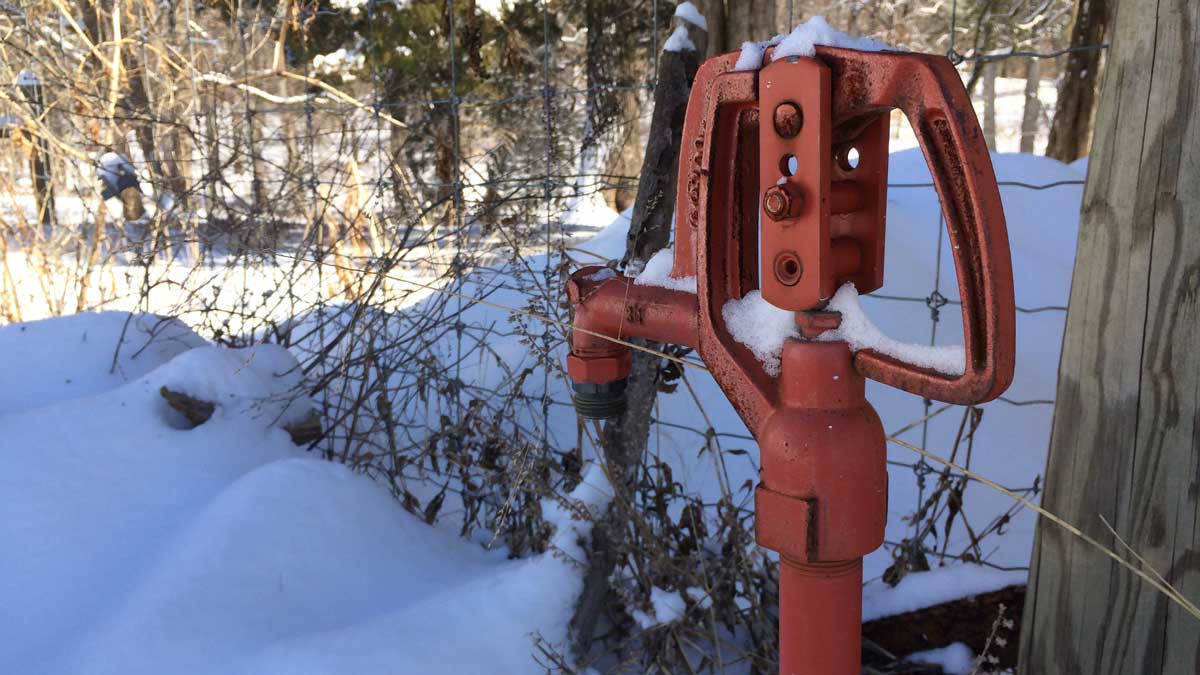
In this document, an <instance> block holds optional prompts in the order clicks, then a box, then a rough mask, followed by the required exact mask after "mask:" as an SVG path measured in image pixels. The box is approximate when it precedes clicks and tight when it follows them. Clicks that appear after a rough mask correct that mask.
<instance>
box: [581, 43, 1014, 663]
mask: <svg viewBox="0 0 1200 675" xmlns="http://www.w3.org/2000/svg"><path fill="white" fill-rule="evenodd" d="M737 58H738V53H737V52H734V53H731V54H725V55H722V56H718V57H714V58H712V59H709V60H708V61H707V62H705V63H704V64H703V65H702V66H701V68H700V70H699V72H698V73H697V75H696V80H695V83H694V84H693V87H692V93H691V97H690V99H689V101H688V109H687V117H686V120H685V122H684V129H683V142H682V146H681V147H682V151H681V156H680V161H679V174H678V180H677V184H678V192H677V198H676V218H675V244H674V246H675V249H674V262H673V266H672V270H671V276H673V277H676V278H684V277H691V276H695V277H696V281H697V284H696V285H697V291H696V293H689V292H684V291H677V290H669V289H666V288H659V287H655V286H646V285H636V284H634V283H633V281H632V279H629V278H627V277H624V276H620V275H616V274H613V273H612V272H611V271H609V270H607V269H606V268H603V267H585V268H583V269H581V270H578V271H577V272H575V274H573V275H572V277H571V280H570V283H569V284H568V287H567V288H568V294H569V297H570V301H571V305H572V308H573V310H574V318H573V330H572V335H571V353H570V355H569V356H568V360H567V369H568V374H569V376H570V377H571V379H572V381H573V383H574V387H575V390H576V406H577V409H578V410H579V412H580V413H581V414H583V415H586V416H589V417H596V418H603V417H611V416H613V415H615V414H618V413H619V412H620V411H621V410H622V409H623V391H624V382H625V379H626V378H627V377H628V375H629V371H630V366H631V360H630V352H629V349H628V347H626V346H625V345H622V344H620V343H618V342H614V341H613V339H614V338H615V339H619V340H626V339H628V338H631V337H640V338H646V339H650V340H655V341H658V342H667V343H672V344H679V345H685V346H688V347H692V348H694V349H695V350H696V351H697V353H698V354H699V355H700V357H701V358H702V359H703V361H704V363H705V365H706V366H707V367H708V369H709V371H710V372H711V373H712V375H713V377H714V379H715V380H716V381H717V383H718V384H719V385H720V386H721V388H722V390H723V391H724V392H725V394H726V395H727V396H728V397H729V400H730V401H731V402H732V403H733V406H734V408H735V409H736V410H737V411H738V414H739V415H741V417H742V419H743V420H744V421H745V423H746V426H747V428H749V429H750V431H751V432H752V433H753V434H754V437H755V439H756V440H757V441H758V445H759V452H760V459H761V482H760V483H759V485H758V487H757V489H756V491H755V530H756V538H757V541H758V543H759V544H760V545H762V546H764V547H766V548H769V549H771V550H774V551H778V552H779V555H780V572H779V574H780V590H779V602H780V611H779V623H780V626H779V636H780V653H779V664H780V672H783V673H788V674H789V675H791V674H801V675H849V674H851V673H853V674H855V675H856V674H857V673H858V672H859V668H860V652H859V649H860V646H859V643H860V636H861V615H862V598H861V594H862V558H863V556H865V555H866V554H868V553H870V552H871V551H873V550H875V549H876V548H878V547H879V546H880V545H881V544H882V543H883V535H884V527H885V526H886V523H887V465H886V448H885V437H884V431H883V426H882V425H881V423H880V420H879V416H878V415H877V414H876V413H875V410H874V409H873V408H872V407H871V405H870V403H869V402H867V400H866V397H865V386H866V382H865V381H866V379H868V378H869V379H873V380H876V381H879V382H882V383H885V384H888V385H891V386H894V387H898V388H900V389H903V390H905V391H908V392H911V393H913V394H916V395H919V396H923V397H927V398H932V399H938V400H942V401H946V402H950V403H959V404H975V403H981V402H984V401H988V400H991V399H993V398H995V397H996V396H998V395H1000V393H1002V392H1003V391H1004V390H1005V388H1007V386H1008V385H1009V383H1010V382H1011V381H1012V374H1013V359H1014V330H1015V317H1014V307H1013V304H1014V302H1013V288H1012V268H1011V261H1010V259H1009V250H1008V236H1007V232H1006V230H1005V225H1004V213H1003V210H1002V208H1001V204H1000V194H999V190H998V188H997V186H996V179H995V175H994V173H993V171H992V165H991V160H990V158H989V156H988V152H987V147H986V145H985V144H984V141H983V135H982V133H981V131H980V129H979V124H978V122H977V120H976V119H975V113H974V110H973V108H972V107H971V103H970V100H969V98H968V96H967V94H966V91H965V89H964V88H963V85H962V81H961V80H960V78H959V76H958V73H957V72H956V71H955V69H954V67H953V66H952V65H951V64H950V62H949V61H947V60H946V59H945V58H943V57H939V56H931V55H924V54H912V53H899V52H860V51H855V50H849V49H839V48H832V47H817V49H816V54H815V56H813V57H805V58H800V57H788V58H786V59H781V60H779V61H775V62H772V59H773V54H772V53H771V51H770V50H769V51H768V52H767V54H766V55H765V56H764V63H766V64H768V65H766V66H764V67H763V68H762V69H761V70H758V71H734V70H733V66H734V64H735V63H736V61H737ZM894 108H898V109H900V110H901V111H902V112H903V113H904V114H905V115H906V116H907V117H908V120H909V122H910V124H911V125H912V128H913V131H914V132H915V133H916V136H917V138H918V140H919V142H920V145H921V149H922V151H923V152H924V153H925V157H926V160H927V162H928V164H929V168H930V173H931V174H932V177H933V182H934V185H935V187H936V189H937V192H938V195H939V198H940V200H941V204H942V212H943V215H944V217H945V221H946V228H947V231H948V235H949V238H950V243H951V246H952V250H953V253H954V260H955V267H956V273H957V278H958V285H959V290H960V295H961V298H962V315H963V336H964V351H965V354H966V362H965V364H964V368H963V372H962V373H959V374H945V373H940V372H936V371H933V370H929V369H925V368H920V367H917V366H915V365H912V364H909V363H905V362H903V361H901V360H898V359H896V358H894V357H891V356H887V355H884V354H881V353H878V352H875V351H872V350H869V349H868V350H861V351H858V352H855V353H852V352H851V351H850V348H849V346H848V345H847V344H846V343H845V342H840V341H828V342H818V341H815V340H814V339H813V338H815V337H817V336H818V335H820V334H821V333H823V332H825V331H827V330H830V329H835V328H837V327H838V326H839V324H840V316H839V315H838V314H837V313H836V312H830V311H826V309H825V308H826V305H827V303H828V301H829V299H830V298H831V297H832V296H833V293H834V291H836V290H837V288H838V287H840V286H841V285H842V284H844V283H847V282H851V283H853V284H854V285H855V287H856V288H857V289H858V291H859V292H862V293H867V292H870V291H873V290H876V289H877V288H879V287H880V286H881V285H882V284H883V261H884V216H885V211H886V205H887V200H886V198H887V161H888V152H887V150H888V148H887V145H888V127H889V124H888V122H889V113H890V111H891V110H892V109H894ZM760 222H761V227H760ZM755 290H758V291H761V293H762V298H763V299H764V300H766V301H767V302H769V303H770V304H772V305H774V306H776V307H779V308H782V309H786V310H790V311H793V312H795V316H796V327H797V330H798V332H799V334H800V335H801V336H802V337H800V338H788V339H787V340H786V341H785V343H784V345H783V352H782V358H781V369H780V372H779V375H778V376H772V375H770V374H768V373H767V371H766V370H765V369H764V367H763V365H762V364H761V363H760V362H759V361H758V360H757V358H756V357H755V356H754V354H753V353H752V352H751V351H750V350H749V349H748V348H747V347H746V346H745V345H742V344H740V343H739V342H737V341H736V340H734V339H733V337H732V336H731V334H730V331H729V330H728V327H727V326H726V325H725V322H724V319H723V316H722V309H723V307H724V306H725V303H726V302H729V301H731V300H741V299H743V298H745V297H746V296H747V294H749V293H750V292H752V291H755Z"/></svg>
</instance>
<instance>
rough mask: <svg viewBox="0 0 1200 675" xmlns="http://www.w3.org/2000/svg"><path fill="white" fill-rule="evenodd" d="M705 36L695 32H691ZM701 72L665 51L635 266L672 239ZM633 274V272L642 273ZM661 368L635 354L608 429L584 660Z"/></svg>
mask: <svg viewBox="0 0 1200 675" xmlns="http://www.w3.org/2000/svg"><path fill="white" fill-rule="evenodd" d="M698 30H699V29H697V28H694V27H690V26H689V31H690V32H693V33H695V32H696V31H698ZM698 66H699V57H698V55H697V54H696V53H695V52H690V51H678V52H663V53H662V56H661V57H660V59H659V70H658V72H659V80H658V88H657V89H655V92H654V112H653V114H652V117H651V121H650V137H649V140H648V142H647V144H646V156H645V159H644V161H643V162H642V175H641V180H640V182H639V183H638V195H637V202H636V205H635V206H634V212H633V218H632V222H631V223H630V226H629V238H628V240H627V243H626V251H625V261H627V262H628V261H631V260H645V259H648V258H649V257H650V256H651V255H653V254H654V253H655V252H657V251H658V250H659V249H661V248H663V247H665V246H666V245H667V243H668V242H669V241H670V228H671V215H672V212H673V210H674V206H675V190H674V184H675V173H676V167H677V165H678V162H679V144H680V137H681V135H682V133H683V114H684V112H685V111H686V109H687V99H688V95H689V93H690V91H691V85H692V79H693V78H694V77H695V75H696V69H697V67H698ZM668 186H670V187H668ZM631 267H633V266H631ZM635 269H636V268H635ZM628 271H630V272H631V273H632V272H634V269H630V270H628ZM635 342H638V343H639V344H643V345H647V346H654V345H653V344H652V343H647V342H643V341H637V340H635ZM660 362H661V359H659V358H658V357H656V356H654V355H651V354H648V353H646V352H643V351H635V352H633V368H632V371H631V373H630V376H629V383H628V385H627V388H626V409H625V412H624V414H622V415H621V417H619V418H617V419H615V420H612V421H610V422H608V423H607V424H606V425H605V427H604V432H603V434H602V436H601V439H600V442H601V445H602V447H603V448H604V455H605V458H606V459H607V461H608V464H609V466H608V470H609V476H611V477H612V479H613V482H614V484H613V489H614V491H615V492H616V495H615V498H614V499H613V500H612V503H611V504H610V506H609V508H608V511H607V512H606V513H605V515H604V517H603V518H602V519H600V521H598V522H597V523H595V525H594V526H593V528H592V542H591V548H590V552H589V563H588V571H587V573H586V574H585V575H584V586H583V591H582V592H581V593H580V596H579V603H578V604H577V606H576V608H575V615H574V616H573V617H572V618H571V635H572V642H573V646H574V649H575V652H576V654H584V653H586V651H587V649H588V647H589V645H590V644H591V641H592V634H593V632H594V631H595V627H596V622H597V620H598V619H599V618H600V614H601V613H602V612H603V610H604V607H605V605H606V603H607V601H608V596H609V584H608V578H609V576H610V575H611V574H612V571H613V569H614V568H615V567H616V565H617V562H618V560H619V558H620V549H621V547H622V546H623V545H624V541H625V533H626V529H627V527H626V524H627V522H628V520H629V516H628V512H627V511H626V510H625V509H628V508H629V505H630V504H632V503H633V493H634V486H633V483H634V480H635V479H636V477H637V471H638V467H639V466H640V464H641V462H642V456H643V454H644V453H645V451H646V445H647V442H648V441H649V435H650V412H651V409H652V408H653V406H654V401H655V397H656V396H657V392H658V378H659V366H660Z"/></svg>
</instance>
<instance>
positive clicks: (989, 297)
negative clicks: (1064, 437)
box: [817, 47, 1016, 404]
mask: <svg viewBox="0 0 1200 675" xmlns="http://www.w3.org/2000/svg"><path fill="white" fill-rule="evenodd" d="M817 57H818V58H820V59H821V60H822V61H824V62H825V63H826V65H828V66H829V68H830V70H831V71H832V73H831V74H832V78H831V80H832V86H833V91H832V97H831V108H832V116H833V120H832V123H833V128H834V130H833V136H834V138H835V140H836V139H839V138H845V137H846V136H848V135H850V134H854V135H857V133H858V131H857V130H856V129H859V130H861V128H862V126H863V125H864V124H866V123H868V122H869V121H870V120H871V119H873V118H875V117H876V116H877V115H878V114H880V113H881V112H884V111H887V110H890V109H892V108H899V109H900V110H901V111H903V112H904V114H905V115H906V116H907V117H908V121H909V124H910V125H911V126H912V128H913V131H914V132H915V133H916V136H917V140H918V141H919V142H920V145H921V150H922V151H923V152H924V154H925V160H926V162H927V163H928V165H929V172H930V174H931V175H932V176H933V183H934V187H935V188H936V189H937V193H938V197H939V198H940V201H941V205H942V213H943V215H944V217H945V221H946V230H947V232H948V234H949V238H950V244H951V247H952V250H953V253H954V265H955V271H956V274H957V277H958V288H959V294H960V297H961V298H962V317H963V339H964V349H965V352H966V364H965V370H964V372H963V373H962V374H961V375H957V376H954V375H945V374H942V373H938V372H934V371H931V370H928V369H924V368H920V367H918V366H915V365H913V364H909V363H905V362H903V361H900V360H898V359H895V358H893V357H890V356H887V355H884V354H880V353H878V352H875V351H871V350H863V351H860V352H858V353H857V355H856V356H855V360H854V363H855V367H856V369H857V370H858V371H859V372H860V373H862V375H863V376H865V377H868V378H871V379H873V380H877V381H879V382H882V383H884V384H887V385H890V386H893V387H897V388H900V389H903V390H905V391H908V392H911V393H914V394H917V395H920V396H924V397H927V398H932V399H936V400H939V401H946V402H949V403H959V404H974V403H982V402H985V401H990V400H992V399H994V398H996V397H997V396H999V395H1000V394H1001V393H1002V392H1003V391H1004V390H1005V389H1006V388H1008V385H1009V384H1010V383H1011V382H1012V377H1013V367H1014V358H1015V357H1014V354H1015V342H1016V316H1015V306H1014V305H1015V303H1014V299H1013V280H1012V261H1011V258H1010V254H1009V248H1008V231H1007V229H1006V227H1005V222H1004V209H1003V207H1002V205H1001V202H1000V190H999V188H998V187H997V185H996V176H995V173H994V171H993V169H992V162H991V157H990V156H989V154H988V149H987V145H986V143H985V142H984V138H983V132H982V131H981V130H980V128H979V122H978V120H977V119H976V117H975V110H974V108H973V107H972V105H971V100H970V98H969V97H968V96H967V92H966V89H965V88H964V87H963V84H962V79H961V78H960V77H959V74H958V72H957V71H956V70H955V69H954V66H953V65H952V64H951V63H950V61H948V60H947V59H946V58H944V57H941V56H933V55H927V54H913V53H902V52H859V51H854V50H848V49H838V48H833V47H818V48H817Z"/></svg>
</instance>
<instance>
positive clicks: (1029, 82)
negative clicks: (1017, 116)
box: [1021, 59, 1042, 153]
mask: <svg viewBox="0 0 1200 675" xmlns="http://www.w3.org/2000/svg"><path fill="white" fill-rule="evenodd" d="M1040 84H1041V60H1040V59H1029V61H1028V63H1026V65H1025V112H1024V114H1023V115H1021V152H1029V153H1032V152H1033V149H1034V145H1035V144H1036V143H1037V132H1038V119H1039V118H1040V117H1041V116H1042V102H1041V100H1040V99H1039V98H1038V87H1039V85H1040Z"/></svg>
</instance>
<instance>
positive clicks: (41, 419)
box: [0, 315, 611, 674]
mask: <svg viewBox="0 0 1200 675" xmlns="http://www.w3.org/2000/svg"><path fill="white" fill-rule="evenodd" d="M150 321H151V319H150V318H149V317H133V319H132V321H131V325H143V322H150ZM123 323H124V317H122V316H121V315H81V316H78V317H71V318H70V319H64V320H51V321H44V322H39V323H36V324H30V325H28V326H24V330H21V328H22V326H20V325H18V326H10V327H6V328H5V329H3V330H2V331H0V335H2V336H3V338H0V339H3V340H8V341H10V342H9V343H8V344H16V345H18V346H23V347H25V348H27V349H28V348H29V347H28V345H27V344H26V343H27V342H28V341H29V339H28V338H26V336H27V335H28V336H34V337H33V338H32V339H33V341H34V342H37V343H39V344H40V346H41V348H42V351H41V352H38V353H36V354H35V353H29V352H27V354H29V356H28V358H29V359H31V360H32V359H41V360H51V359H53V358H54V357H56V356H60V355H61V348H62V346H64V345H72V344H74V343H75V342H76V341H77V340H78V339H79V336H80V335H81V334H86V335H87V336H88V337H89V341H87V342H85V343H84V345H85V348H84V349H81V350H79V353H77V354H72V358H71V359H70V361H71V364H72V367H74V368H76V369H78V370H79V372H81V373H93V372H97V371H101V370H102V369H103V366H105V365H106V364H108V363H110V362H111V360H112V349H113V346H114V345H115V344H117V342H118V340H117V338H116V336H119V332H118V331H117V330H116V326H119V325H120V324H123ZM147 325H153V324H152V323H149V324H147ZM168 326H170V327H171V328H172V330H174V331H175V333H176V334H177V338H178V341H176V342H171V341H167V342H164V343H163V345H164V346H163V347H162V348H161V349H160V348H159V347H158V346H155V347H153V348H147V349H144V350H143V351H142V353H141V354H139V355H138V356H137V358H136V359H133V358H132V355H131V356H130V357H129V358H130V360H128V361H121V363H123V364H125V365H126V366H127V367H128V369H127V370H126V371H124V374H125V375H128V373H129V372H130V369H132V368H134V367H136V368H137V369H140V370H142V371H147V372H144V374H143V375H142V376H141V377H139V378H137V379H132V378H131V379H130V380H128V381H123V382H122V381H120V379H119V376H116V375H112V376H104V377H101V376H96V377H95V378H94V379H92V380H87V381H86V382H85V383H84V384H85V386H89V387H91V389H92V391H93V392H99V393H98V394H97V395H91V396H88V395H83V396H77V395H75V394H77V393H78V392H76V391H73V390H72V391H69V392H68V394H67V395H61V394H62V392H54V391H50V392H49V393H48V394H47V395H46V396H44V397H43V398H44V399H45V400H46V401H47V404H46V405H43V406H42V407H39V408H36V409H29V410H23V411H18V412H9V413H8V414H6V415H4V416H3V417H2V418H0V421H2V423H3V426H4V429H5V434H4V435H3V436H2V437H0V494H3V495H4V499H3V500H0V542H3V546H4V550H5V551H6V554H5V555H3V556H0V605H2V606H4V607H8V608H20V611H9V612H0V672H22V673H24V672H37V673H48V674H54V673H122V674H124V673H162V672H187V673H272V672H280V673H284V672H286V673H310V672H311V673H316V672H320V673H348V672H353V673H375V672H377V673H393V672H397V670H400V671H404V672H430V673H432V672H488V673H526V672H533V671H535V670H539V668H538V666H537V664H536V663H535V662H534V660H533V659H532V657H531V654H532V653H533V652H534V647H533V643H532V640H533V636H534V635H540V636H541V637H542V638H544V639H545V640H546V641H548V642H549V643H551V644H556V645H560V644H562V643H564V641H565V640H566V625H567V620H568V619H569V617H570V614H571V611H572V608H573V604H574V599H575V596H576V595H577V594H578V591H579V588H580V585H581V582H580V578H579V571H578V569H577V568H576V567H575V566H574V565H573V564H572V563H571V562H570V561H571V559H572V558H575V559H578V558H579V556H581V555H582V551H581V550H580V549H579V546H578V542H579V541H581V540H582V539H584V538H585V537H586V535H587V529H586V527H587V525H586V521H583V520H580V519H578V518H577V515H578V514H580V513H582V512H584V511H585V510H592V511H593V512H597V511H598V510H599V509H601V508H603V506H604V505H605V504H606V503H607V499H608V495H609V494H611V490H610V488H609V487H608V485H607V482H606V481H605V480H604V475H603V473H602V472H600V471H598V470H597V469H596V468H595V467H594V466H592V467H591V468H590V469H587V470H585V474H584V480H583V482H582V483H581V484H580V486H579V487H578V488H577V489H576V490H575V492H574V493H572V494H571V495H568V496H566V497H565V498H563V500H562V502H561V503H560V502H554V503H549V504H546V505H544V507H543V509H544V511H545V513H546V514H547V519H548V521H549V522H550V523H551V524H552V525H554V526H556V527H557V533H556V534H555V535H554V538H553V542H554V544H555V545H556V546H558V547H559V548H558V549H557V550H555V551H554V552H552V553H547V554H545V555H541V556H537V557H535V558H530V559H526V560H516V561H509V560H506V556H505V553H504V552H503V551H491V552H489V551H485V550H483V549H482V548H481V547H479V546H477V545H475V544H472V543H470V542H467V541H463V540H462V539H460V538H459V537H457V536H455V535H454V534H453V533H449V532H446V531H444V530H441V529H438V528H432V527H429V526H427V525H425V524H424V523H423V522H421V521H419V520H418V519H417V518H415V517H414V516H412V515H410V514H409V513H407V512H405V511H404V510H403V509H402V508H401V507H400V505H399V504H398V503H397V501H396V500H395V499H393V498H392V496H391V495H390V494H389V493H388V492H387V491H386V490H385V489H383V488H382V487H381V486H379V485H377V484H376V483H374V482H373V481H372V480H370V479H369V478H367V477H365V476H362V475H358V474H355V473H352V472H351V471H349V470H348V469H346V468H345V467H343V466H340V465H337V464H333V463H329V462H325V461H322V460H319V459H317V458H315V457H314V456H312V455H310V454H307V453H304V452H302V451H301V450H299V449H298V448H296V447H295V446H294V445H293V444H292V443H291V441H290V438H289V436H288V435H287V433H286V432H284V431H283V430H282V429H281V428H280V425H281V423H282V422H283V421H284V420H286V419H287V418H288V416H289V413H288V411H289V409H290V408H289V406H288V405H287V404H286V403H285V402H286V401H289V400H291V399H292V398H294V397H295V395H296V389H297V386H298V385H299V384H300V378H299V375H298V373H297V372H296V361H295V359H294V358H292V357H291V356H290V355H289V354H288V353H287V352H286V351H284V350H282V349H280V348H278V347H274V346H271V345H263V346H259V347H255V348H250V349H244V350H226V349H221V348H217V347H207V346H201V345H198V344H196V342H198V339H197V338H195V336H194V335H192V334H191V333H190V332H186V330H185V329H183V328H182V327H181V326H179V325H178V324H177V323H175V322H170V323H169V324H168ZM14 329H15V330H14ZM131 335H136V334H131ZM105 336H107V338H109V339H107V340H101V338H102V337H105ZM14 340H15V342H12V341H14ZM93 342H94V344H93ZM105 342H107V344H105ZM56 346H57V349H56ZM188 347H192V348H191V349H187V348H188ZM171 349H176V350H177V351H179V353H178V354H177V355H176V356H175V358H173V359H170V360H167V359H169V358H170V357H169V356H168V354H169V353H170V350H171ZM152 361H157V362H158V367H157V368H153V367H152V366H151V365H150V364H151V362H152ZM40 367H41V368H42V371H40V372H39V371H38V370H37V369H36V368H35V367H33V366H26V369H27V372H28V373H29V377H31V378H35V379H36V378H39V377H42V373H45V372H48V371H47V370H46V369H48V368H50V369H52V368H53V367H57V368H59V369H63V368H64V367H62V366H55V364H53V363H52V361H51V362H48V363H43V364H40ZM51 372H54V371H53V370H51ZM6 375H7V373H6ZM8 384H9V385H10V386H11V385H12V384H13V383H12V381H11V380H10V381H9V382H8ZM162 386H169V387H173V388H180V389H183V390H185V391H187V392H189V393H192V394H194V395H197V396H203V397H206V398H211V399H212V400H214V401H216V402H217V411H216V413H215V414H214V415H213V416H212V418H211V419H210V420H209V421H207V422H205V423H204V424H201V425H200V426H198V427H196V428H194V429H183V428H178V427H179V426H181V425H177V424H175V420H174V418H173V415H175V413H174V411H172V410H171V409H169V408H168V407H167V405H166V403H165V402H164V401H163V400H162V398H161V396H160V395H159V388H160V387H162ZM60 388H61V387H60ZM6 389H7V387H6ZM48 389H53V387H50V388H48ZM301 400H302V399H301Z"/></svg>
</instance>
